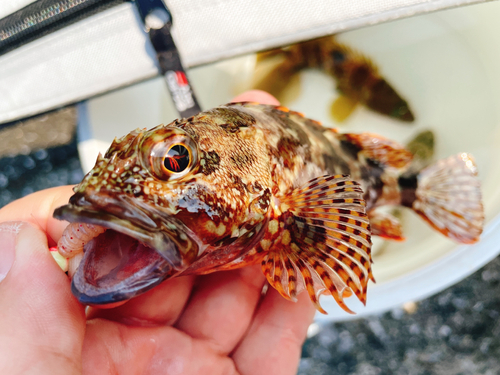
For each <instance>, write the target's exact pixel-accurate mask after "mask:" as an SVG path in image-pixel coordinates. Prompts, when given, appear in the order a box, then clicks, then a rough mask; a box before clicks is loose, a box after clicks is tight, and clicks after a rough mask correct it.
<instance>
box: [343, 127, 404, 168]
mask: <svg viewBox="0 0 500 375" xmlns="http://www.w3.org/2000/svg"><path fill="white" fill-rule="evenodd" d="M340 139H341V140H343V141H347V142H350V143H352V144H354V145H355V146H357V147H359V148H360V152H363V153H364V154H365V156H366V157H368V158H370V159H372V160H375V161H378V162H379V163H381V164H384V165H386V166H389V167H394V168H403V167H405V166H406V165H407V164H408V163H410V162H411V160H412V158H413V155H412V154H411V152H410V151H408V150H407V149H405V148H404V147H403V146H402V145H400V144H399V143H397V142H394V141H391V140H390V139H387V138H384V137H382V136H380V135H377V134H373V133H361V134H349V133H346V134H342V135H341V136H340Z"/></svg>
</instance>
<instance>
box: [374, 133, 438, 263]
mask: <svg viewBox="0 0 500 375" xmlns="http://www.w3.org/2000/svg"><path fill="white" fill-rule="evenodd" d="M434 147H435V137H434V133H433V132H432V131H431V130H423V131H421V132H419V133H418V134H417V135H416V136H415V137H413V138H412V139H411V140H410V141H409V142H408V143H407V144H406V146H405V148H406V149H407V150H408V151H409V152H410V153H411V154H412V155H413V156H412V161H411V163H410V164H409V165H408V166H407V167H406V170H405V173H406V174H412V173H413V174H418V172H419V171H420V170H422V169H424V168H425V167H427V166H429V165H430V164H431V162H432V160H433V156H434ZM402 209H403V208H402V207H397V208H392V210H390V212H382V211H380V212H379V213H378V215H377V216H376V217H373V218H372V225H375V226H383V227H384V231H383V233H382V234H381V235H380V237H382V238H384V239H387V240H392V241H404V240H405V239H406V238H405V236H404V234H403V227H402V219H403V211H402ZM383 249H384V248H379V249H378V252H377V254H380V251H383Z"/></svg>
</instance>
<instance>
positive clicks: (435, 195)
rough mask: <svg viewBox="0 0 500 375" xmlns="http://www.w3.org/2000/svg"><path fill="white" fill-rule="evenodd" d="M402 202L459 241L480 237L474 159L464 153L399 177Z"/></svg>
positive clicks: (480, 207)
mask: <svg viewBox="0 0 500 375" xmlns="http://www.w3.org/2000/svg"><path fill="white" fill-rule="evenodd" d="M399 185H400V187H401V203H402V205H404V206H407V207H410V208H412V209H413V210H414V211H415V212H416V213H417V214H419V215H420V216H421V217H422V218H423V219H424V220H425V221H427V222H428V223H429V224H430V225H431V226H432V227H433V228H435V229H436V230H438V231H439V232H441V233H443V234H444V235H445V236H447V237H449V238H451V239H452V240H455V241H457V242H460V243H465V244H471V243H474V242H477V241H478V240H479V236H480V235H481V233H482V231H483V225H484V211H483V204H482V197H481V189H480V182H479V179H478V178H477V168H476V165H475V163H474V159H473V158H472V156H471V155H469V154H466V153H461V154H457V155H454V156H450V157H448V158H446V159H442V160H439V161H438V162H436V163H435V164H433V165H431V166H429V167H427V168H424V169H422V170H421V171H420V172H419V173H416V174H412V175H409V176H408V175H403V176H401V177H400V178H399Z"/></svg>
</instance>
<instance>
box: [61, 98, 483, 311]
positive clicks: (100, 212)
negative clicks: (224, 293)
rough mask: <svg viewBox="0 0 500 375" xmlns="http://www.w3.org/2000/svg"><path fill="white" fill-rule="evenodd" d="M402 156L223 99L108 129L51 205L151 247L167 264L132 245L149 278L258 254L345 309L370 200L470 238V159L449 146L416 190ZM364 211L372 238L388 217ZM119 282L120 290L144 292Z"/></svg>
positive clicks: (284, 283)
mask: <svg viewBox="0 0 500 375" xmlns="http://www.w3.org/2000/svg"><path fill="white" fill-rule="evenodd" d="M172 150H174V151H172ZM169 155H170V156H169ZM411 158H412V155H411V153H409V152H408V151H407V150H406V149H404V148H403V147H402V146H400V145H399V144H397V143H396V142H393V141H390V140H387V139H385V138H383V137H381V136H378V135H375V134H370V133H362V134H341V133H338V132H337V131H336V130H334V129H329V128H325V127H323V126H321V124H320V123H319V122H317V121H314V120H310V119H307V118H305V117H304V116H303V115H302V114H301V113H298V112H294V111H290V110H289V109H287V108H285V107H282V106H271V105H261V104H257V103H231V104H227V105H225V106H220V107H217V108H214V109H211V110H208V111H206V112H202V113H200V114H198V115H196V116H194V117H191V118H188V119H181V120H176V121H174V122H172V123H170V124H168V125H159V126H157V127H155V128H153V129H150V130H145V129H144V130H140V129H137V130H135V131H133V132H131V133H130V134H128V135H126V136H124V137H122V138H120V139H115V141H114V142H113V143H112V145H111V147H110V148H109V150H108V151H107V152H106V154H105V155H104V156H101V155H100V156H99V157H98V159H97V162H96V165H95V167H94V168H93V169H92V170H91V171H90V172H89V173H88V174H87V175H86V176H85V178H84V179H83V181H82V182H81V183H80V184H79V185H78V186H76V187H75V189H74V191H75V194H74V195H73V196H72V197H71V198H70V204H69V205H67V206H64V207H62V208H60V209H58V210H56V213H55V216H56V217H58V218H62V219H67V220H69V221H73V222H78V221H79V218H81V219H82V220H83V219H85V220H83V221H84V222H87V223H91V224H97V225H103V226H104V227H107V228H109V229H113V230H116V231H118V232H120V233H123V234H125V235H127V236H132V237H133V238H134V239H135V240H138V241H139V242H140V243H141V244H143V245H145V246H146V247H149V248H152V249H155V250H156V252H157V253H158V254H161V256H162V257H163V258H164V259H166V260H167V261H168V266H167V265H166V263H165V261H162V260H159V258H158V256H154V255H151V254H150V253H148V251H147V249H146V248H144V246H143V245H140V246H143V247H140V246H139V248H140V249H142V250H141V251H143V253H144V254H146V255H145V256H148V257H151V259H152V260H153V261H155V262H157V263H158V264H159V266H158V269H159V270H160V271H161V270H164V272H165V274H162V275H159V276H158V277H157V278H156V279H155V281H154V283H150V284H148V285H153V284H154V285H156V284H157V283H158V282H160V281H161V280H163V279H164V278H167V277H173V276H177V275H186V274H203V273H210V272H214V271H218V270H229V269H234V268H239V267H243V266H247V265H250V264H255V263H259V262H260V263H261V264H262V269H263V272H264V274H265V275H266V277H267V279H268V281H269V283H270V284H271V285H272V286H273V287H275V288H276V289H277V290H278V292H279V293H280V294H282V295H283V296H284V297H285V298H287V299H290V300H295V299H296V295H297V294H298V293H299V292H300V291H301V290H302V289H306V290H307V292H308V293H309V296H310V298H311V300H312V301H313V303H314V304H315V305H316V307H317V308H318V310H319V311H321V312H324V310H323V309H322V308H321V306H320V305H319V295H320V294H322V293H325V292H326V293H328V294H331V295H332V296H333V297H334V298H335V300H336V301H337V302H338V303H339V305H340V306H341V307H342V308H343V309H344V310H346V311H348V312H351V311H350V310H349V308H348V307H347V306H346V305H345V304H344V302H343V298H344V297H348V296H350V295H352V294H355V295H356V296H357V297H358V299H359V300H360V301H362V302H363V303H365V302H366V289H367V284H368V280H369V279H371V280H374V278H373V275H372V272H371V262H372V260H371V255H370V248H371V237H370V236H371V230H370V222H369V219H368V218H369V216H367V215H370V213H372V212H374V211H375V209H376V208H377V207H379V206H381V205H388V204H391V205H399V204H402V205H405V206H407V207H413V209H415V211H416V212H417V213H418V214H419V215H421V216H422V217H423V218H424V219H425V220H427V221H428V222H429V223H430V224H431V225H432V226H434V227H435V228H436V229H437V230H440V231H441V232H443V233H444V234H446V235H448V236H449V237H451V238H454V239H456V240H458V241H460V242H464V243H470V242H474V241H477V239H478V236H479V234H480V232H481V230H482V223H483V216H482V215H483V213H482V205H481V203H480V191H479V185H478V182H477V181H476V179H475V173H476V170H475V165H474V163H473V161H472V159H471V158H470V157H469V156H468V155H467V154H460V155H459V156H456V157H454V158H450V159H446V160H443V161H441V162H440V163H438V165H437V166H431V167H429V168H428V169H426V170H424V171H423V172H422V173H421V174H422V176H423V182H422V185H423V187H422V189H421V191H420V190H419V185H420V182H419V181H420V180H419V178H420V177H419V176H420V174H411V175H409V174H406V175H404V172H405V170H406V168H407V166H408V165H409V163H410V161H411ZM179 163H180V164H179ZM443 171H444V172H443ZM448 174H451V175H452V177H453V178H452V180H447V179H446V176H447V175H448ZM464 174H465V176H464ZM455 179H459V180H460V181H461V183H462V184H463V185H464V186H466V190H464V191H462V190H460V189H461V186H459V187H458V189H459V190H458V191H457V193H458V194H459V195H458V197H460V199H458V200H457V199H454V200H453V201H450V200H449V199H448V196H447V194H448V191H449V188H450V186H452V187H453V186H455V185H457V184H455V183H454V182H455ZM435 183H436V184H437V185H438V187H439V189H440V190H439V191H440V196H441V197H442V199H441V201H440V202H438V203H439V205H438V206H437V207H434V206H433V204H434V203H433V198H432V197H434V196H435V195H433V194H434V193H433V185H434V184H435ZM452 193H453V191H452ZM453 194H454V193H453ZM452 198H453V197H452ZM461 200H462V201H463V207H465V208H464V209H462V208H463V207H462V206H461V205H460V203H461ZM450 202H451V203H450ZM450 204H453V205H454V206H457V207H459V208H458V211H457V212H455V213H453V215H451V216H452V218H453V219H452V220H454V222H453V225H451V226H447V225H444V227H443V222H444V223H445V224H446V223H447V220H449V219H446V220H444V219H443V220H441V219H440V220H438V222H435V221H434V220H433V218H436V217H437V218H441V217H442V216H441V215H442V213H443V212H446V213H448V212H449V206H450ZM428 216H430V218H429V217H428ZM107 221H109V223H108V222H107ZM374 222H375V221H374ZM377 222H380V223H381V224H380V227H379V228H375V229H376V230H377V233H380V235H384V234H385V233H384V231H387V230H386V229H384V228H387V225H392V224H390V223H391V222H392V221H391V220H379V221H377ZM387 223H389V224H387ZM464 223H465V224H464ZM457 228H458V229H457ZM463 228H467V229H463ZM471 228H472V229H471ZM389 229H390V228H389ZM391 236H392V238H394V239H399V238H400V237H401V236H400V235H399V232H397V234H396V235H394V234H393V233H387V235H386V237H387V238H391ZM109 238H112V236H109ZM69 245H70V246H71V244H69ZM80 247H81V246H80ZM174 250H175V251H174ZM148 254H149V255H148ZM101 256H102V255H101ZM129 257H130V258H133V255H129ZM85 259H86V258H84V261H85ZM135 261H137V262H140V259H139V260H135ZM155 264H156V263H155ZM80 268H81V267H80ZM80 268H79V270H77V273H76V275H77V276H78V275H79V271H80ZM87 268H88V267H87ZM160 271H158V270H157V271H155V272H160ZM81 272H84V271H81ZM81 272H80V274H81ZM134 280H135V279H134ZM134 285H136V284H134ZM149 287H152V286H148V288H149ZM132 289H133V290H131V291H128V292H127V293H122V294H120V296H121V297H120V298H122V299H123V298H130V296H133V295H136V294H137V293H140V292H143V291H144V290H147V289H144V290H143V289H140V288H139V289H137V288H135V286H134V288H132ZM108 294H109V293H108ZM123 296H125V297H123ZM111 297H113V296H111ZM96 298H97V297H96ZM106 298H107V297H106ZM91 299H92V298H91ZM85 301H86V303H87V302H88V300H85Z"/></svg>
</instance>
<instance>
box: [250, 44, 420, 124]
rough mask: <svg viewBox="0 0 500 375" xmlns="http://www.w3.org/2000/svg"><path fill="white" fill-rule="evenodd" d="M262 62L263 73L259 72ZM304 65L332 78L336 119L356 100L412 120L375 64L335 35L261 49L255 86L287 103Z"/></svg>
mask: <svg viewBox="0 0 500 375" xmlns="http://www.w3.org/2000/svg"><path fill="white" fill-rule="evenodd" d="M268 65H271V66H272V67H273V68H272V69H270V68H269V66H268ZM262 66H264V69H263V70H264V71H265V73H264V74H262V73H261V72H260V68H261V67H262ZM304 69H319V70H321V71H323V72H325V73H326V74H328V75H330V76H331V77H333V78H334V79H335V81H336V83H337V91H338V92H339V93H340V96H339V97H338V98H337V99H335V100H334V101H333V102H332V104H331V106H330V114H331V117H332V118H333V119H334V120H335V121H336V122H339V123H340V122H343V121H345V120H346V119H347V118H348V117H349V116H350V115H351V113H352V112H353V111H354V109H355V108H356V107H357V106H358V104H361V105H364V106H365V107H367V108H369V109H371V110H372V111H375V112H377V113H379V114H382V115H385V116H389V117H391V118H394V119H397V120H400V121H403V122H413V121H414V120H415V116H414V114H413V112H412V111H411V109H410V106H409V104H408V102H407V101H406V100H405V99H403V98H402V97H401V96H400V95H399V94H398V92H397V91H396V90H395V89H394V88H393V87H392V86H391V85H390V84H389V83H388V82H387V80H386V79H385V78H384V77H383V76H382V75H381V74H380V71H379V69H378V68H377V66H376V65H375V64H374V63H373V62H372V61H371V60H370V59H369V58H368V57H366V56H364V55H363V54H361V53H360V52H358V51H355V50H353V49H351V48H350V47H349V46H346V45H345V44H342V43H340V42H338V41H337V39H336V38H335V37H334V36H327V37H322V38H318V39H314V40H310V41H306V42H303V43H298V44H294V45H291V46H288V47H284V48H278V49H275V50H271V51H265V52H262V53H260V54H259V55H258V57H257V68H256V73H257V74H256V75H255V77H256V78H255V81H256V82H255V83H254V88H256V89H260V90H264V91H267V92H269V93H270V94H272V95H274V96H275V97H276V98H278V100H280V101H281V102H282V103H286V102H287V101H288V100H291V99H293V98H294V97H295V96H297V93H298V92H299V91H300V80H299V79H298V74H299V73H300V72H301V71H303V70H304ZM262 75H263V76H262ZM261 76H262V77H261ZM290 91H292V93H290Z"/></svg>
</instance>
